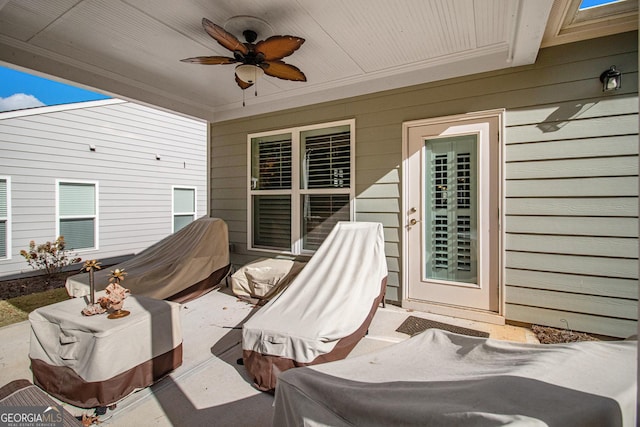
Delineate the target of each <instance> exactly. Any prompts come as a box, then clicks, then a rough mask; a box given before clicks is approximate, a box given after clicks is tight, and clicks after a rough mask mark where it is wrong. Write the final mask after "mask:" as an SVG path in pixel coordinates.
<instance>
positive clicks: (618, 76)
mask: <svg viewBox="0 0 640 427" xmlns="http://www.w3.org/2000/svg"><path fill="white" fill-rule="evenodd" d="M600 81H601V82H602V91H603V92H610V91H613V90H618V89H620V88H621V87H622V73H621V72H620V71H618V70H616V66H615V65H612V66H611V67H610V68H609V69H608V70H607V71H605V72H603V73H602V74H600Z"/></svg>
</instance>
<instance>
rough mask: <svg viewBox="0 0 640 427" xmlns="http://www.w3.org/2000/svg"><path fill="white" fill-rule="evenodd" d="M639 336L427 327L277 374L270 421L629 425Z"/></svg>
mask: <svg viewBox="0 0 640 427" xmlns="http://www.w3.org/2000/svg"><path fill="white" fill-rule="evenodd" d="M636 356H637V341H608V342H605V341H584V342H576V343H569V344H522V343H515V342H507V341H499V340H494V339H489V338H477V337H470V336H466V335H458V334H454V333H451V332H445V331H443V330H438V329H429V330H427V331H426V332H423V333H421V334H419V335H416V336H414V337H413V338H410V339H408V340H406V341H403V342H401V343H399V344H394V345H391V346H389V347H386V348H384V349H382V350H378V351H376V352H373V353H369V354H365V355H362V356H358V357H354V358H350V359H346V360H341V361H337V362H333V363H327V364H324V365H319V366H313V367H308V368H302V369H294V370H291V371H288V372H285V373H283V374H282V375H280V377H279V378H278V386H277V388H276V392H275V403H274V405H275V413H274V423H273V425H277V426H299V425H303V424H304V425H331V426H336V427H338V426H354V425H356V426H361V425H366V426H392V425H402V426H425V425H432V426H443V427H444V426H489V425H492V426H493V425H507V424H508V425H526V426H562V427H571V426H574V427H585V426H629V427H631V426H635V425H636V386H637V380H636Z"/></svg>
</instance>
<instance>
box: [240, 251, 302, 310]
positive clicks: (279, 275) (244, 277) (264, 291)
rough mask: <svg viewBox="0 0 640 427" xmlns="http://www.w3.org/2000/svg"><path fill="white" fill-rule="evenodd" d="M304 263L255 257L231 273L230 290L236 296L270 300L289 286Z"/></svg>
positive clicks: (254, 299)
mask: <svg viewBox="0 0 640 427" xmlns="http://www.w3.org/2000/svg"><path fill="white" fill-rule="evenodd" d="M305 265H306V263H304V262H300V261H293V260H288V259H276V258H260V259H257V260H255V261H253V262H250V263H249V264H246V265H244V266H242V267H241V268H240V269H238V271H236V272H235V273H233V274H232V275H231V290H232V292H233V294H234V295H235V296H237V297H238V298H242V299H247V300H251V301H253V302H255V301H256V300H257V301H266V300H270V299H271V298H272V297H273V296H275V295H277V294H278V293H279V292H281V291H282V290H284V289H285V288H286V287H287V286H289V285H290V284H291V282H292V281H293V279H295V278H296V276H297V275H298V274H299V273H300V271H301V270H302V268H303V267H304V266H305Z"/></svg>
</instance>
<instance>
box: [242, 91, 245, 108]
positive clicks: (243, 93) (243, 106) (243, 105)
mask: <svg viewBox="0 0 640 427" xmlns="http://www.w3.org/2000/svg"><path fill="white" fill-rule="evenodd" d="M244 91H245V90H244V89H242V106H243V107H244Z"/></svg>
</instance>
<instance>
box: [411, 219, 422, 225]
mask: <svg viewBox="0 0 640 427" xmlns="http://www.w3.org/2000/svg"><path fill="white" fill-rule="evenodd" d="M419 222H420V221H418V220H417V219H415V218H411V219H410V220H409V225H416V224H417V223H419Z"/></svg>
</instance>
